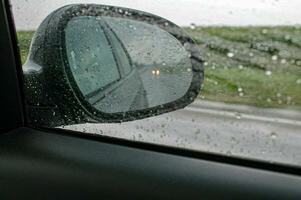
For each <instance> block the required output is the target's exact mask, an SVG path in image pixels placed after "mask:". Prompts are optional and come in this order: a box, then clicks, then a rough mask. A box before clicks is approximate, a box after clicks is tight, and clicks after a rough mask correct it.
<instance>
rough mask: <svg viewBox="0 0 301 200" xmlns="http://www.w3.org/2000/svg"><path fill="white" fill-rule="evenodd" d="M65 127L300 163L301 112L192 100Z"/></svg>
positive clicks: (190, 147)
mask: <svg viewBox="0 0 301 200" xmlns="http://www.w3.org/2000/svg"><path fill="white" fill-rule="evenodd" d="M65 128H67V129H72V130H76V131H85V132H87V133H94V134H102V135H109V136H113V137H120V138H125V139H130V140H136V141H144V142H149V143H156V144H162V145H168V146H176V147H181V148H188V149H194V150H199V151H205V152H212V153H222V154H225V155H228V156H237V157H247V158H250V159H259V160H265V161H269V162H280V163H289V164H293V165H299V166H301V112H298V111H291V110H284V109H283V110H282V109H263V108H256V107H250V106H237V105H227V104H223V103H214V102H207V101H196V102H194V103H193V104H191V105H190V106H188V107H186V108H185V109H182V110H178V111H174V112H171V113H167V114H163V115H160V116H156V117H151V118H147V119H143V120H137V121H133V122H126V123H122V124H85V125H75V126H66V127H65Z"/></svg>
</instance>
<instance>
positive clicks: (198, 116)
mask: <svg viewBox="0 0 301 200" xmlns="http://www.w3.org/2000/svg"><path fill="white" fill-rule="evenodd" d="M11 2H12V9H13V14H14V19H15V24H16V28H17V34H18V41H19V47H20V53H21V59H22V62H23V63H25V61H26V59H27V55H28V52H29V46H30V42H31V39H32V37H33V35H34V33H35V31H36V29H37V28H38V26H39V24H40V23H41V22H42V20H43V19H44V18H46V16H47V15H48V14H50V13H51V12H52V11H54V10H55V9H57V8H59V7H61V6H64V5H66V4H72V3H87V2H88V1H85V0H77V1H73V0H68V1H64V0H53V1H51V3H50V2H47V3H46V1H45V0H38V1H25V0H24V1H19V0H12V1H11ZM92 2H93V3H97V4H110V5H114V6H123V7H129V8H134V9H139V10H142V11H147V12H150V13H154V14H156V15H159V16H162V17H165V18H167V19H169V20H171V21H173V22H175V23H176V24H178V25H179V26H181V27H182V28H183V29H184V31H185V32H186V33H188V35H190V36H191V37H192V39H193V40H194V41H195V43H196V44H197V45H198V47H199V48H200V50H201V54H200V56H201V58H202V60H203V61H204V62H203V65H204V67H205V77H204V84H203V85H202V90H201V92H200V93H199V94H198V97H197V99H196V100H195V101H194V102H193V103H192V104H190V105H189V106H187V107H186V108H184V109H179V110H177V111H174V112H170V113H166V114H163V115H158V116H154V117H149V118H145V119H142V120H135V121H130V122H123V123H84V124H74V125H62V126H60V127H57V128H61V129H67V130H75V131H80V132H83V133H86V134H98V135H106V136H112V137H118V138H124V139H127V140H133V141H138V142H147V143H155V144H160V145H164V146H173V147H178V148H183V149H190V150H196V151H201V152H209V153H214V154H221V155H225V156H231V157H239V158H244V159H254V160H261V161H265V162H270V163H281V164H286V165H295V166H299V167H300V166H301V154H300V152H301V14H300V12H299V11H298V9H297V8H300V7H301V1H299V0H246V1H239V0H216V1H209V0H208V1H198V0H178V1H172V0H166V1H158V0H139V1H138V0H136V1H130V0H123V1H119V0H110V1H108V0H103V1H97V0H94V1H92ZM122 12H123V11H122V10H121V11H120V13H122ZM124 14H126V13H124ZM77 20H80V19H77ZM114 20H115V19H114ZM114 20H113V19H109V18H108V19H107V22H106V24H107V26H108V27H109V28H110V29H111V31H112V33H111V34H112V35H111V36H110V37H111V40H112V41H113V43H114V44H115V45H116V46H123V45H126V44H122V43H120V42H118V40H119V39H123V38H117V37H116V35H115V34H116V33H118V31H119V32H122V26H125V27H126V26H127V24H126V23H127V22H123V21H122V19H119V22H120V24H123V25H122V26H119V27H114V23H113V22H114ZM76 22H77V21H73V22H72V23H71V24H70V33H69V34H70V41H69V42H68V43H69V44H70V46H69V47H68V48H70V49H69V50H68V52H69V54H68V56H69V62H71V63H72V65H73V71H72V73H74V74H76V75H78V76H77V77H78V79H77V80H76V81H79V82H84V84H82V85H83V88H82V90H83V91H85V93H86V94H89V93H90V92H92V91H93V90H95V89H97V88H98V87H103V86H105V85H107V84H109V83H111V82H113V81H114V80H117V79H118V78H119V73H118V72H117V71H116V69H117V67H116V65H117V64H118V63H117V64H116V60H114V56H113V53H111V54H105V52H100V51H99V52H90V51H89V48H88V49H87V48H86V49H85V45H88V46H93V45H99V44H98V43H94V42H91V40H90V39H91V38H97V40H99V43H101V44H102V45H106V47H107V48H108V49H111V47H110V44H109V42H108V40H107V39H106V37H105V35H104V34H103V33H102V32H101V30H100V31H99V34H98V35H89V34H90V33H91V32H92V31H89V29H90V28H91V27H93V29H94V30H95V27H97V26H99V25H96V24H89V23H87V24H83V26H84V27H81V26H78V25H76ZM72 29H81V30H82V35H73V34H72V31H71V30H72ZM154 32H155V31H154ZM114 33H115V34H114ZM145 33H149V37H152V35H151V34H152V32H151V31H145ZM66 34H68V31H67V32H66ZM132 34H134V35H135V37H136V38H137V40H141V41H142V42H140V43H139V44H138V43H137V45H136V46H135V50H137V49H139V48H141V49H143V47H144V46H143V45H150V46H151V44H147V43H143V38H139V36H140V35H141V34H142V33H141V32H140V33H139V32H135V31H133V33H132ZM117 35H118V34H117ZM162 35H163V34H162ZM163 37H164V36H162V38H163ZM162 38H161V39H160V38H157V40H154V41H156V42H155V45H157V46H159V45H162V44H161V42H160V41H161V40H162ZM113 46H114V45H113ZM96 49H97V48H96ZM117 49H119V50H120V51H121V53H119V55H121V57H120V58H119V59H120V60H124V61H123V62H122V64H123V65H125V66H126V67H125V69H126V70H125V72H124V73H125V74H128V73H130V71H131V67H130V64H129V63H130V61H129V60H128V59H127V54H133V53H137V56H136V57H135V56H133V58H136V60H132V62H133V64H136V62H137V61H139V58H141V57H139V55H140V56H141V54H138V53H139V52H140V53H141V52H142V53H145V52H143V51H130V48H129V47H127V46H125V49H126V50H124V49H123V50H121V48H117ZM84 50H85V51H87V56H88V57H87V59H85V58H79V57H77V56H76V54H77V51H84ZM139 50H140V49H139ZM160 50H161V52H159V51H157V52H155V54H156V55H157V58H158V59H157V60H159V61H158V64H162V65H163V62H162V63H161V61H160V59H162V58H160V55H162V53H164V52H166V49H164V45H162V47H161V46H160ZM170 52H172V50H171V51H170ZM94 54H97V56H93V55H94ZM170 58H172V57H170ZM177 59H179V62H178V63H181V62H182V61H180V60H181V59H180V58H177V57H173V59H171V61H174V60H176V61H178V60H177ZM125 60H127V61H125ZM183 60H184V61H183V63H184V64H183V65H186V64H187V62H185V59H183ZM78 62H87V63H88V64H87V66H89V67H88V69H87V70H93V72H94V74H95V76H97V75H98V73H104V71H105V72H106V73H107V74H108V76H107V78H106V79H104V80H102V84H101V85H96V84H94V83H93V82H91V80H89V78H87V77H85V69H84V68H82V69H79V68H76V66H77V63H78ZM152 62H153V61H152ZM93 64H96V65H93ZM93 66H94V67H93ZM96 66H97V67H96ZM152 73H153V75H154V77H153V79H152V80H153V81H156V77H157V75H158V76H160V71H159V72H157V70H154V71H153V72H152ZM176 84H179V82H177V83H174V84H173V85H172V86H173V88H174V86H175V85H176ZM151 89H153V88H151ZM124 91H125V93H129V92H127V91H129V90H128V89H125V90H124ZM136 91H137V93H141V94H143V92H145V91H143V90H140V88H136ZM161 94H162V93H160V92H158V98H160V95H161ZM141 99H143V98H140V99H139V100H138V98H136V99H132V100H131V102H135V104H137V105H138V102H143V103H142V104H143V105H146V104H147V102H146V101H142V100H141ZM108 102H112V101H108ZM123 103H127V102H123ZM119 104H120V105H121V102H120V103H119ZM129 106H130V105H128V104H127V106H124V107H129ZM131 106H132V107H133V105H131ZM139 106H140V105H139ZM139 106H137V107H139ZM115 108H116V107H115ZM74 117H76V116H74ZM49 120H51V118H49Z"/></svg>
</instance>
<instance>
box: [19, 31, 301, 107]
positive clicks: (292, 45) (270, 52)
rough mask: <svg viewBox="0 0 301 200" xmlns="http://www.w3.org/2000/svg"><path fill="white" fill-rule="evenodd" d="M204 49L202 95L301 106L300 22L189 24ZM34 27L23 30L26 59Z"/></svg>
mask: <svg viewBox="0 0 301 200" xmlns="http://www.w3.org/2000/svg"><path fill="white" fill-rule="evenodd" d="M185 29H186V31H187V32H188V33H189V35H190V36H191V37H192V38H193V39H194V40H195V41H196V43H197V44H198V45H199V46H200V48H201V50H202V55H203V58H204V61H205V63H204V65H205V82H204V86H203V91H202V92H201V94H200V95H199V98H201V99H206V100H211V101H222V102H226V103H239V104H249V105H255V106H260V107H294V108H295V107H298V108H300V107H301V28H300V27H299V26H297V27H189V28H188V27H187V28H185ZM33 33H34V32H33V31H27V32H24V31H21V32H18V40H19V47H20V51H21V59H22V62H23V63H24V62H25V61H26V58H27V54H28V50H29V46H30V41H31V38H32V36H33Z"/></svg>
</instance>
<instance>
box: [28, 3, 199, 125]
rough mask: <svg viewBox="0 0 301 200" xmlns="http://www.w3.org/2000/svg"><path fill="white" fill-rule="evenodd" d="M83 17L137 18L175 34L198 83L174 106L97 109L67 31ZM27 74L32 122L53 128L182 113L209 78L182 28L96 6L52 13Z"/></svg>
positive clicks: (34, 48)
mask: <svg viewBox="0 0 301 200" xmlns="http://www.w3.org/2000/svg"><path fill="white" fill-rule="evenodd" d="M80 16H89V17H96V18H97V17H112V18H121V19H128V20H135V21H139V22H143V23H146V24H149V25H152V26H156V27H158V28H160V29H162V30H163V31H165V32H167V33H169V34H170V35H172V36H173V37H174V38H175V39H176V40H178V41H179V42H180V44H182V45H183V47H184V48H185V50H186V51H187V52H188V53H189V56H190V61H191V66H192V67H191V70H192V79H191V83H190V86H189V88H188V90H187V92H186V93H185V94H184V95H183V96H182V97H180V98H177V99H175V100H173V101H171V102H166V103H164V104H160V105H155V106H152V107H145V108H143V109H138V110H128V111H122V112H115V113H107V112H102V111H101V110H97V109H95V107H93V106H92V105H91V102H89V101H87V98H85V96H84V95H83V92H82V91H81V90H80V88H79V86H78V84H77V83H76V81H75V80H74V74H73V73H72V71H71V70H70V62H69V61H68V59H67V57H68V55H67V51H66V40H65V37H66V32H65V29H66V27H67V24H68V22H70V21H71V20H72V19H74V18H75V17H80ZM155 39H156V38H154V40H155ZM23 71H24V79H25V94H26V104H27V115H28V118H29V123H31V124H33V125H38V126H47V127H56V126H60V125H71V124H81V123H88V122H90V123H99V122H100V123H117V122H118V123H119V122H124V121H132V120H137V119H143V118H146V117H151V116H155V115H159V114H163V113H166V112H170V111H174V110H177V109H181V108H184V107H185V106H187V105H188V104H190V103H192V102H193V101H194V99H195V98H196V97H197V95H198V94H199V91H200V88H201V85H202V82H203V78H204V68H203V61H202V59H201V54H200V51H199V48H198V47H197V45H196V44H195V43H194V41H193V40H192V39H191V38H190V37H189V36H188V35H187V34H186V33H185V32H184V31H183V30H182V29H181V28H179V27H178V26H176V25H175V24H173V23H172V22H170V21H167V20H165V19H163V18H161V17H158V16H155V15H152V14H149V13H145V12H141V11H137V10H132V9H127V8H120V7H113V6H104V5H95V4H75V5H68V6H64V7H62V8H59V9H57V10H56V11H54V12H52V13H51V14H50V15H49V16H48V17H47V18H46V19H45V20H44V21H43V22H42V24H41V25H40V27H39V28H38V30H37V31H36V33H35V36H34V38H33V40H32V44H31V48H30V54H29V57H28V60H27V62H26V63H25V65H24V66H23ZM155 73H156V72H155ZM160 95H164V94H160Z"/></svg>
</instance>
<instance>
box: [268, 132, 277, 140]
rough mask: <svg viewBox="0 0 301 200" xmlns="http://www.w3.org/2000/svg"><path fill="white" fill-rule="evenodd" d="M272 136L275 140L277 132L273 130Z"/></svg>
mask: <svg viewBox="0 0 301 200" xmlns="http://www.w3.org/2000/svg"><path fill="white" fill-rule="evenodd" d="M270 136H271V138H272V139H273V140H274V139H276V138H277V133H275V132H271V135H270Z"/></svg>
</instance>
